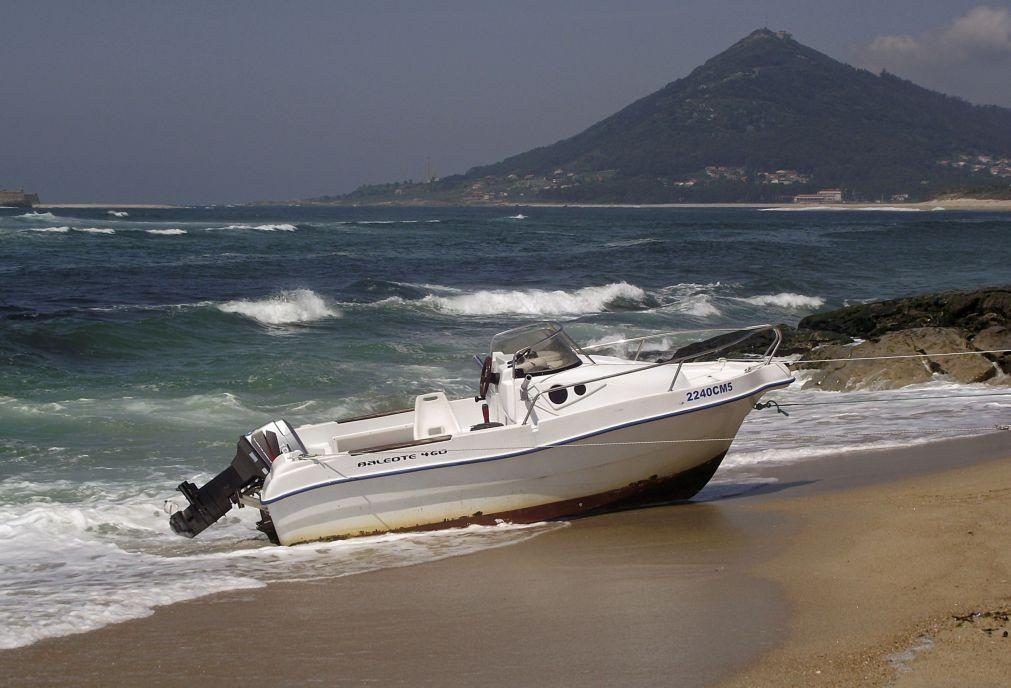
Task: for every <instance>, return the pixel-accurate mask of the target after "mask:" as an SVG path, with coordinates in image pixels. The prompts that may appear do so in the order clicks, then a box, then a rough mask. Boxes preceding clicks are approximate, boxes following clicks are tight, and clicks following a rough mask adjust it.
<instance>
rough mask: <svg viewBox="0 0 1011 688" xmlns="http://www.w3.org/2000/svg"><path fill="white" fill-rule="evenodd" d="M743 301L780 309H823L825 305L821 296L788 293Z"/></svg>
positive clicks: (766, 295) (759, 296) (765, 295)
mask: <svg viewBox="0 0 1011 688" xmlns="http://www.w3.org/2000/svg"><path fill="white" fill-rule="evenodd" d="M741 300H742V301H747V302H748V303H750V304H753V305H755V306H779V307H780V308H821V307H822V306H824V305H825V299H823V298H821V297H820V296H805V295H803V294H794V293H792V292H788V291H784V292H780V293H778V294H759V295H757V296H749V297H747V298H745V299H741Z"/></svg>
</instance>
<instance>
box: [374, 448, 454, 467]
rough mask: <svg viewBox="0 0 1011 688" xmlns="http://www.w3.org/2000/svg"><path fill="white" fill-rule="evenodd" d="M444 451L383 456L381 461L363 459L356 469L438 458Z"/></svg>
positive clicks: (436, 450)
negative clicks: (417, 459) (428, 457)
mask: <svg viewBox="0 0 1011 688" xmlns="http://www.w3.org/2000/svg"><path fill="white" fill-rule="evenodd" d="M445 453H446V450H445V449H435V450H433V451H423V452H417V453H415V454H401V455H400V456H384V457H383V458H381V459H365V460H364V461H359V462H358V468H365V467H366V466H379V465H381V464H384V463H399V462H401V461H412V460H414V459H416V458H418V457H419V456H439V455H440V454H445Z"/></svg>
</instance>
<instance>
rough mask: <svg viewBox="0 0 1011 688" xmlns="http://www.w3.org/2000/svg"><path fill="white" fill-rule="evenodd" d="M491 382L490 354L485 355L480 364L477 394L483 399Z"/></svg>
mask: <svg viewBox="0 0 1011 688" xmlns="http://www.w3.org/2000/svg"><path fill="white" fill-rule="evenodd" d="M490 384H491V356H486V357H485V359H484V365H482V366H481V382H480V383H478V388H477V395H478V396H479V397H481V398H482V399H484V398H485V397H486V396H488V385H490Z"/></svg>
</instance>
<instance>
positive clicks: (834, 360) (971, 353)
mask: <svg viewBox="0 0 1011 688" xmlns="http://www.w3.org/2000/svg"><path fill="white" fill-rule="evenodd" d="M1006 353H1011V349H991V350H989V351H949V352H947V353H938V354H927V353H924V354H896V355H894V356H854V357H853V358H819V359H811V360H803V359H800V360H796V361H784V362H785V363H786V365H791V366H792V365H802V364H805V363H806V364H810V365H813V364H816V363H838V362H840V361H842V362H846V361H887V360H891V359H896V358H940V357H941V356H976V355H982V354H1006Z"/></svg>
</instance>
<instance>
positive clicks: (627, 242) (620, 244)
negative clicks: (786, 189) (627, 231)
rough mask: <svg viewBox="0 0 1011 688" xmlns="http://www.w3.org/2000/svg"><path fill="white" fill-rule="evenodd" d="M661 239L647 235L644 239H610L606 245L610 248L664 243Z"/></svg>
mask: <svg viewBox="0 0 1011 688" xmlns="http://www.w3.org/2000/svg"><path fill="white" fill-rule="evenodd" d="M662 243H663V241H662V240H661V239H656V238H653V237H645V238H643V239H625V240H622V241H609V242H607V243H606V244H604V246H607V247H609V248H628V247H629V246H643V245H645V244H662Z"/></svg>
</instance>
